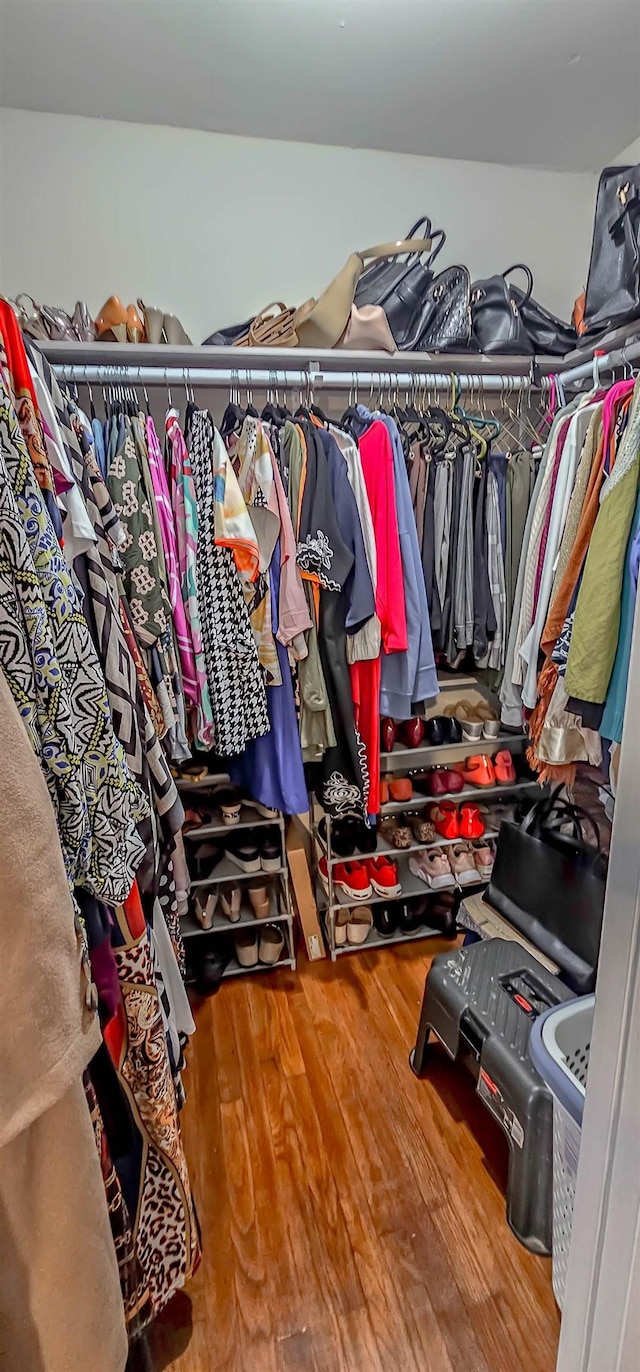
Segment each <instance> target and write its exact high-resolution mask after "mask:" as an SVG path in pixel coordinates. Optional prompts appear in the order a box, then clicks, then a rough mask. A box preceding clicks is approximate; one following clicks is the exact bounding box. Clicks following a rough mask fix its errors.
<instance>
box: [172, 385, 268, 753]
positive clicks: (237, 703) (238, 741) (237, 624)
mask: <svg viewBox="0 0 640 1372" xmlns="http://www.w3.org/2000/svg"><path fill="white" fill-rule="evenodd" d="M213 439H214V427H213V420H212V418H211V415H210V414H209V412H208V410H193V411H192V412H191V415H190V424H189V430H188V434H187V444H188V448H189V452H190V454H191V465H192V468H193V481H194V486H195V492H196V501H197V505H198V547H197V553H196V590H197V598H198V609H199V612H200V622H201V629H202V647H203V652H204V658H205V664H206V669H207V679H208V683H209V692H210V695H211V706H212V710H213V719H214V729H215V739H214V743H213V746H214V748H215V750H216V752H217V753H219V754H220V755H221V756H223V757H231V756H233V755H234V754H236V753H242V752H243V751H244V749H245V748H246V745H247V743H248V742H249V740H250V739H252V738H259V737H260V735H261V734H267V733H268V732H269V727H270V726H269V716H268V713H267V696H266V689H265V682H264V676H263V672H262V668H261V666H260V663H259V660H258V650H257V648H256V643H255V639H254V637H253V633H252V630H251V621H250V619H249V612H248V610H247V604H246V601H245V598H244V595H243V592H242V586H241V584H240V579H239V577H238V574H237V572H236V568H235V562H234V560H233V553H232V552H231V551H230V549H229V548H221V547H218V546H217V544H216V542H215V491H214V477H213V464H212V450H213Z"/></svg>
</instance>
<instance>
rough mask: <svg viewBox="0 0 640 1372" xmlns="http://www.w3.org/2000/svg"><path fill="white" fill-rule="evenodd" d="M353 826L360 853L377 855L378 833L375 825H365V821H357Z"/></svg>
mask: <svg viewBox="0 0 640 1372" xmlns="http://www.w3.org/2000/svg"><path fill="white" fill-rule="evenodd" d="M353 826H354V834H355V841H356V848H357V849H358V852H359V853H375V851H376V848H377V847H378V831H377V829H376V828H375V825H373V826H372V825H371V824H365V822H364V820H363V819H356V820H354V821H353Z"/></svg>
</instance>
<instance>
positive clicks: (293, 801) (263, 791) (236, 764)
mask: <svg viewBox="0 0 640 1372" xmlns="http://www.w3.org/2000/svg"><path fill="white" fill-rule="evenodd" d="M269 575H270V579H271V613H272V619H273V626H272V627H273V634H274V638H275V636H276V634H277V632H278V598H279V593H280V544H279V543H276V546H275V549H274V552H273V556H272V558H271V565H270V568H269ZM275 643H276V648H277V652H278V661H279V663H280V672H281V675H282V685H281V686H267V713H268V715H269V722H270V724H271V729H270V730H269V733H268V734H263V735H262V736H261V737H260V738H254V739H252V740H251V741H250V742H249V743H248V744H247V747H246V748H245V751H244V753H241V754H240V756H239V757H237V758H234V760H233V761H232V762H231V763H230V766H229V774H230V776H231V779H232V781H235V783H236V785H238V786H244V788H245V790H246V791H248V792H249V794H250V795H252V796H254V798H255V799H256V800H259V801H260V802H261V804H262V805H270V806H271V807H272V808H273V809H274V810H282V811H283V813H284V814H286V815H300V814H304V813H305V811H306V810H308V809H309V796H308V793H307V787H306V783H305V779H304V768H303V765H302V752H301V750H300V734H299V732H298V717H297V714H296V706H295V700H294V696H293V682H292V680H291V668H290V666H289V655H288V653H287V650H286V648H284V647H283V645H282V643H279V642H278V639H277V638H275Z"/></svg>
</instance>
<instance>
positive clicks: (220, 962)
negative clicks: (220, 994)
mask: <svg viewBox="0 0 640 1372" xmlns="http://www.w3.org/2000/svg"><path fill="white" fill-rule="evenodd" d="M214 944H215V947H211V948H207V950H206V952H205V953H203V954H202V956H201V957H199V958H198V961H197V963H195V965H194V968H193V973H194V980H195V983H196V990H197V991H198V992H199V993H200V995H201V996H213V995H215V993H216V991H217V990H218V989H219V987H220V982H221V981H222V978H223V976H224V973H225V971H226V969H227V967H228V966H229V963H230V962H231V959H232V957H233V954H234V946H233V942H232V940H231V939H230V938H229V937H228V936H227V935H225V934H219V935H218V936H217V938H215V939H214Z"/></svg>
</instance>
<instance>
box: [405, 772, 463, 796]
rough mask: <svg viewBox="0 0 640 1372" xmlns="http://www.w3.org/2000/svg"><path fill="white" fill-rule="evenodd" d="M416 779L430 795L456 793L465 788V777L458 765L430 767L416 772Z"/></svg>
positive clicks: (418, 784) (421, 787)
mask: <svg viewBox="0 0 640 1372" xmlns="http://www.w3.org/2000/svg"><path fill="white" fill-rule="evenodd" d="M414 781H415V783H416V786H418V787H419V788H420V790H421V791H423V792H424V793H426V795H428V796H448V795H456V794H457V792H458V791H462V790H463V789H464V777H463V775H462V772H460V771H458V768H457V767H430V768H428V770H427V771H425V772H419V773H416V775H415V776H414Z"/></svg>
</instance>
